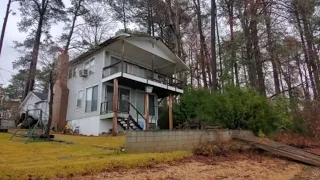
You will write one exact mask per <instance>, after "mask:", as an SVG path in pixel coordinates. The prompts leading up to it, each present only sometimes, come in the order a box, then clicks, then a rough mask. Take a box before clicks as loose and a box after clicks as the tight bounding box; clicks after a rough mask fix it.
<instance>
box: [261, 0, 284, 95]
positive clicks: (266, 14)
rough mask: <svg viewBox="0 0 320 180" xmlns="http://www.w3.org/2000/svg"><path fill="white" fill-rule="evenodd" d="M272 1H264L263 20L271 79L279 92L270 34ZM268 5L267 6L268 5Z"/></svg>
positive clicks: (274, 55) (272, 41) (272, 42)
mask: <svg viewBox="0 0 320 180" xmlns="http://www.w3.org/2000/svg"><path fill="white" fill-rule="evenodd" d="M271 3H272V1H271V2H270V3H266V2H265V1H264V21H265V25H266V30H267V38H268V39H267V46H268V48H267V51H268V54H269V57H270V61H271V65H272V73H273V81H274V89H275V93H276V94H279V93H280V82H279V74H278V67H277V63H276V58H277V57H276V54H275V48H274V38H273V35H272V30H271V7H272V4H271ZM268 6H269V7H268Z"/></svg>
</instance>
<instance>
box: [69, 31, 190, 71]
mask: <svg viewBox="0 0 320 180" xmlns="http://www.w3.org/2000/svg"><path fill="white" fill-rule="evenodd" d="M120 40H124V41H125V42H126V43H127V44H130V45H132V46H135V47H137V48H140V49H142V50H144V51H146V52H148V53H150V54H154V55H155V56H156V58H157V59H163V60H166V61H168V62H169V63H168V65H170V64H175V68H176V72H180V71H186V70H189V67H188V66H187V65H186V64H185V63H184V62H183V61H182V60H181V59H180V58H179V57H178V56H177V55H175V54H174V53H173V52H172V50H171V49H170V48H169V47H168V46H167V45H166V44H165V43H164V42H163V40H162V39H161V38H159V37H153V36H146V35H131V34H121V35H118V36H115V37H112V38H110V39H108V40H107V41H105V42H103V43H101V44H100V45H99V46H98V47H96V48H94V49H92V50H89V51H88V52H86V53H83V54H82V55H80V56H78V57H77V58H76V59H74V60H72V61H71V62H70V64H75V63H78V62H79V61H82V60H85V59H86V58H88V57H89V56H91V55H92V54H94V53H96V52H98V51H101V50H102V49H104V48H105V47H108V46H111V45H112V46H115V47H116V49H117V50H118V51H120V52H121V49H119V46H118V47H117V44H119V43H121V42H120ZM141 42H144V43H141ZM154 47H157V48H154ZM159 49H160V50H161V51H159ZM163 68H166V65H163Z"/></svg>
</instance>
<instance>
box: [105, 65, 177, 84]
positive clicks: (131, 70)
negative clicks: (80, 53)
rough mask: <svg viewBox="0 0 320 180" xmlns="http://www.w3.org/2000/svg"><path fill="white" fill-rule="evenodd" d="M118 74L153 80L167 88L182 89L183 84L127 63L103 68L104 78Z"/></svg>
mask: <svg viewBox="0 0 320 180" xmlns="http://www.w3.org/2000/svg"><path fill="white" fill-rule="evenodd" d="M118 72H123V73H127V74H130V75H134V76H137V77H140V78H144V79H147V80H152V81H155V82H158V83H161V84H164V85H166V86H173V87H177V88H180V89H182V85H183V82H182V81H181V80H178V79H176V78H173V77H168V76H166V75H164V74H160V73H158V72H154V71H152V70H151V69H148V68H145V67H142V66H139V65H136V64H132V63H129V62H126V61H120V62H117V63H114V64H112V65H110V66H107V67H104V68H103V73H102V78H105V77H108V76H111V75H113V74H116V73H118Z"/></svg>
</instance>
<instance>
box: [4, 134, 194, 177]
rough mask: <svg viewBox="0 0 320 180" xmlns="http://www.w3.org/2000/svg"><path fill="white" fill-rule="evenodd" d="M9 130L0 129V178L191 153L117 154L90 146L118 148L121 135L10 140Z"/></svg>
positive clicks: (129, 164)
mask: <svg viewBox="0 0 320 180" xmlns="http://www.w3.org/2000/svg"><path fill="white" fill-rule="evenodd" d="M10 136H11V135H10V134H1V133H0V144H1V146H0V179H29V178H31V179H36V178H40V179H44V178H52V177H67V176H71V175H77V174H80V175H81V174H94V173H99V172H102V171H105V170H107V169H112V168H117V167H124V168H133V167H138V166H146V165H151V164H154V163H160V162H168V161H173V160H177V159H181V158H184V157H187V156H190V155H191V152H184V151H179V152H172V153H144V154H126V153H121V154H117V152H116V151H115V150H105V149H102V148H96V147H93V146H99V147H106V148H117V147H119V146H121V145H123V144H124V137H123V136H118V137H84V136H68V135H56V138H57V139H60V140H65V141H72V142H75V143H74V144H65V143H58V142H44V141H32V140H30V141H29V142H28V143H27V144H24V139H23V138H19V137H17V138H14V139H13V140H12V141H10V140H9V138H10Z"/></svg>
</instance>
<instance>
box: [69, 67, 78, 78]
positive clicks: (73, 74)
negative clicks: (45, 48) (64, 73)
mask: <svg viewBox="0 0 320 180" xmlns="http://www.w3.org/2000/svg"><path fill="white" fill-rule="evenodd" d="M77 72H78V68H77V67H74V68H71V69H69V79H71V78H72V77H77Z"/></svg>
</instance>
